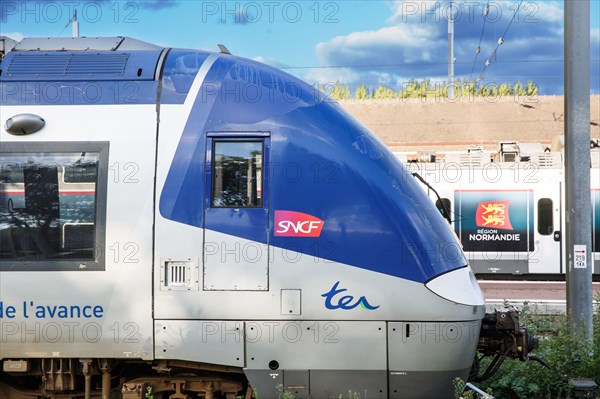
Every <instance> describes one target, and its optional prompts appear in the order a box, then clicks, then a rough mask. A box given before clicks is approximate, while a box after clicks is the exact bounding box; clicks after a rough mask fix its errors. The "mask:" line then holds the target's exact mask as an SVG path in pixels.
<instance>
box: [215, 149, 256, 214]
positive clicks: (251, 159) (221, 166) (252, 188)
mask: <svg viewBox="0 0 600 399" xmlns="http://www.w3.org/2000/svg"><path fill="white" fill-rule="evenodd" d="M263 153H264V144H263V141H261V140H246V141H224V140H223V141H221V140H215V141H214V142H213V150H212V157H213V159H212V165H213V166H212V167H213V170H212V175H213V176H212V190H211V192H212V197H211V206H212V207H213V208H262V206H263V197H262V192H263V190H262V170H263V158H264V157H263Z"/></svg>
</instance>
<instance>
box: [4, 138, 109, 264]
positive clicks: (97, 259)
mask: <svg viewBox="0 0 600 399" xmlns="http://www.w3.org/2000/svg"><path fill="white" fill-rule="evenodd" d="M109 147H110V143H109V142H107V141H82V142H10V143H0V156H1V155H4V154H11V153H23V154H27V153H45V154H52V153H71V152H72V153H78V152H95V153H97V154H98V181H97V182H96V201H95V237H94V259H89V260H88V259H85V260H64V259H62V260H52V259H41V260H26V261H19V260H12V259H0V272H9V271H16V272H56V271H104V270H105V268H106V257H105V254H106V208H107V205H108V204H107V191H108V179H107V177H108V173H107V171H108V157H109Z"/></svg>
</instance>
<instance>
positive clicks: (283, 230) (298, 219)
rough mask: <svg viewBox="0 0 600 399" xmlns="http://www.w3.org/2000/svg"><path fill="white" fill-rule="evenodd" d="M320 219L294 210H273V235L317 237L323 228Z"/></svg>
mask: <svg viewBox="0 0 600 399" xmlns="http://www.w3.org/2000/svg"><path fill="white" fill-rule="evenodd" d="M323 224H325V222H323V221H322V220H321V219H319V218H317V217H314V216H312V215H309V214H306V213H301V212H294V211H275V235H276V236H282V237H319V236H320V235H321V230H322V229H323Z"/></svg>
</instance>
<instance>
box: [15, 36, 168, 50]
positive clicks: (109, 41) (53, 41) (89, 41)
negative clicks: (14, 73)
mask: <svg viewBox="0 0 600 399" xmlns="http://www.w3.org/2000/svg"><path fill="white" fill-rule="evenodd" d="M162 48H163V47H161V46H156V45H154V44H150V43H146V42H143V41H141V40H136V39H132V38H130V37H123V36H115V37H77V38H71V37H27V38H24V39H23V40H21V42H20V43H18V44H17V45H16V46H15V47H14V49H13V50H14V51H115V50H119V51H136V50H138V51H139V50H160V49H162Z"/></svg>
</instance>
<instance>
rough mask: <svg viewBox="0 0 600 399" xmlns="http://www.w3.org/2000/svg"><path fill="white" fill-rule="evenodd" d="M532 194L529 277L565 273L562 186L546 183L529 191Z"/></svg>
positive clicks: (557, 183)
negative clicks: (562, 242) (532, 228)
mask: <svg viewBox="0 0 600 399" xmlns="http://www.w3.org/2000/svg"><path fill="white" fill-rule="evenodd" d="M532 189H533V191H532V192H533V194H534V208H533V209H534V229H535V230H534V234H533V237H534V243H533V244H534V245H533V251H532V252H530V254H529V273H538V274H539V273H552V274H556V273H564V269H563V262H562V253H561V241H562V237H561V236H562V233H561V219H560V217H561V216H560V209H561V185H560V182H558V181H547V180H544V182H543V183H537V184H535V187H532Z"/></svg>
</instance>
